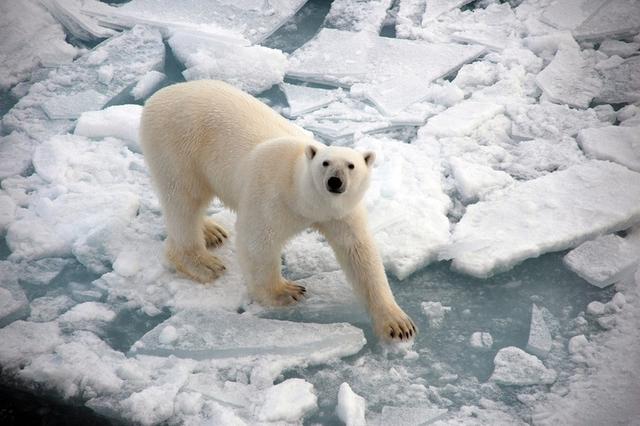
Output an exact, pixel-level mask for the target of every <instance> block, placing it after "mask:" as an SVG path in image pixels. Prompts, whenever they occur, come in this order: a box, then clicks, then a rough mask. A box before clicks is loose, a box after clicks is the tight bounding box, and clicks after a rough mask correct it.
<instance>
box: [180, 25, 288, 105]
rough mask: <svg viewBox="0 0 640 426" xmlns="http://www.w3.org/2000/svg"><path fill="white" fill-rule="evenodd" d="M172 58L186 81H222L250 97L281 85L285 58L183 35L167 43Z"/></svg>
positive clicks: (262, 49) (261, 49)
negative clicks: (172, 55) (180, 66)
mask: <svg viewBox="0 0 640 426" xmlns="http://www.w3.org/2000/svg"><path fill="white" fill-rule="evenodd" d="M169 46H171V50H172V51H173V53H174V54H175V55H176V58H177V59H178V60H179V61H180V62H182V63H183V64H184V65H185V67H186V68H187V69H186V70H184V71H183V72H182V75H184V78H186V79H187V80H201V79H215V80H224V81H226V82H227V83H230V84H232V85H234V86H237V87H239V88H240V89H242V90H244V91H247V92H250V93H254V94H256V93H260V92H262V91H264V90H267V89H269V88H270V87H271V86H273V85H274V84H278V83H281V82H282V79H283V77H284V72H285V67H286V65H287V58H286V56H284V54H283V53H282V52H281V51H279V50H276V49H269V48H267V47H262V46H248V47H245V46H238V45H235V44H229V43H224V42H219V41H216V40H213V39H211V38H207V37H203V36H197V35H193V34H189V33H185V32H177V33H175V34H174V35H173V36H172V37H171V38H170V39H169Z"/></svg>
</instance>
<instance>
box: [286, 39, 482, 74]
mask: <svg viewBox="0 0 640 426" xmlns="http://www.w3.org/2000/svg"><path fill="white" fill-rule="evenodd" d="M483 53H484V47H480V46H472V45H461V44H452V43H450V44H431V43H427V42H419V41H414V40H402V39H396V38H388V37H378V36H376V35H371V34H367V33H362V32H360V33H352V32H346V31H339V30H334V29H330V28H324V29H322V30H321V31H320V33H319V34H318V35H317V36H316V37H315V38H314V39H313V40H311V41H310V42H308V43H307V44H305V45H304V46H302V47H301V48H300V49H298V50H296V51H295V52H294V53H293V55H292V57H291V59H290V62H289V68H288V69H287V75H288V76H290V77H294V78H297V79H300V80H304V81H313V82H321V83H327V84H335V85H347V86H350V85H352V84H353V83H370V82H374V81H376V80H380V79H385V78H390V77H399V76H401V75H404V76H407V75H413V76H415V77H416V78H418V79H420V80H422V81H423V82H425V83H428V82H430V81H433V80H436V79H438V78H440V77H443V76H445V75H447V74H449V73H451V72H452V71H454V70H456V69H457V68H459V67H460V66H461V65H462V64H464V63H465V62H470V61H472V60H473V59H475V58H477V57H478V56H480V55H481V54H483Z"/></svg>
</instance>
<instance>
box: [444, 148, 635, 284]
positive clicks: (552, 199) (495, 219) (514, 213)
mask: <svg viewBox="0 0 640 426" xmlns="http://www.w3.org/2000/svg"><path fill="white" fill-rule="evenodd" d="M638 222H640V174H639V173H636V172H632V171H630V170H628V169H627V168H625V167H623V166H620V165H618V164H615V163H609V162H603V161H598V160H592V161H588V162H585V163H583V164H579V165H576V166H572V167H569V168H568V169H566V170H563V171H559V172H555V173H551V174H548V175H546V176H543V177H541V178H538V179H534V180H531V181H527V182H522V183H519V184H517V185H513V186H510V187H509V188H507V189H505V190H501V191H496V192H495V193H494V194H492V195H491V196H489V197H488V199H487V200H486V201H481V202H479V203H477V204H473V205H471V206H468V207H467V211H466V213H465V215H464V216H463V217H462V219H461V220H460V222H458V224H457V225H456V227H455V229H454V232H453V236H452V241H453V243H452V244H451V245H450V246H449V247H447V248H446V249H445V250H443V253H442V254H443V255H442V257H443V258H450V259H453V264H452V267H453V268H454V269H455V270H458V271H460V272H464V273H467V274H469V275H473V276H476V277H480V278H485V277H489V276H491V275H493V274H494V273H496V272H501V271H505V270H507V269H509V268H511V267H513V266H514V265H516V264H517V263H519V262H521V261H523V260H525V259H528V258H531V257H537V256H539V255H541V254H543V253H547V252H550V251H558V250H564V249H567V248H570V247H575V246H577V245H579V244H580V243H582V242H584V241H586V240H588V239H591V238H593V237H594V236H596V235H598V234H602V233H606V232H614V231H618V230H622V229H626V228H628V227H629V226H631V225H633V224H634V223H638Z"/></svg>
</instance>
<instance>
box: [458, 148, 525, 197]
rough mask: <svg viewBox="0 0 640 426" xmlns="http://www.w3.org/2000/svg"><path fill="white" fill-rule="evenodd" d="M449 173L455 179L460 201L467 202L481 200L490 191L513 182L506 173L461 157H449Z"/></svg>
mask: <svg viewBox="0 0 640 426" xmlns="http://www.w3.org/2000/svg"><path fill="white" fill-rule="evenodd" d="M449 164H450V165H451V173H452V174H453V177H454V179H455V180H456V188H457V190H458V192H459V193H460V195H461V196H462V201H464V202H466V203H469V202H473V201H477V200H481V199H483V198H484V196H485V195H486V194H488V193H490V192H491V191H493V190H495V189H499V188H503V187H505V186H507V185H510V184H512V183H513V178H512V177H511V176H509V174H508V173H505V172H502V171H499V170H493V169H492V168H491V167H488V166H483V165H481V164H474V163H470V162H468V161H465V160H463V159H461V158H456V157H454V158H451V159H450V160H449Z"/></svg>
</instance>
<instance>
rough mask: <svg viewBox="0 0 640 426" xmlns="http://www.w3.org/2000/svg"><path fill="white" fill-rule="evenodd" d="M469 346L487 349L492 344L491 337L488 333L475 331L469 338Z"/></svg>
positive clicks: (481, 349) (482, 349)
mask: <svg viewBox="0 0 640 426" xmlns="http://www.w3.org/2000/svg"><path fill="white" fill-rule="evenodd" d="M469 346H471V347H472V348H473V349H477V350H479V351H488V350H489V349H491V347H492V346H493V337H492V336H491V334H490V333H486V332H483V331H476V332H474V333H473V334H472V335H471V337H470V338H469Z"/></svg>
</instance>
